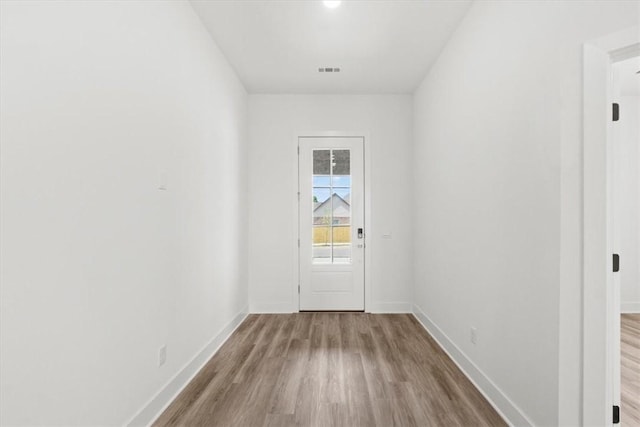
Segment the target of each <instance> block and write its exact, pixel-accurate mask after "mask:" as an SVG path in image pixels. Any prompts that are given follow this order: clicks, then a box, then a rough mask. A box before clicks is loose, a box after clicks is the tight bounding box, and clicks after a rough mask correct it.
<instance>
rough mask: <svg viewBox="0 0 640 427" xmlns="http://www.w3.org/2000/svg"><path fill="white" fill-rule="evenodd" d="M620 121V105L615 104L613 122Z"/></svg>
mask: <svg viewBox="0 0 640 427" xmlns="http://www.w3.org/2000/svg"><path fill="white" fill-rule="evenodd" d="M618 120H620V105H619V104H618V103H616V102H614V103H613V121H614V122H617V121H618Z"/></svg>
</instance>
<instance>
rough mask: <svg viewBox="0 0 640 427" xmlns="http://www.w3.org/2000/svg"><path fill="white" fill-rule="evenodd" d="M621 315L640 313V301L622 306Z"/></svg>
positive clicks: (624, 303)
mask: <svg viewBox="0 0 640 427" xmlns="http://www.w3.org/2000/svg"><path fill="white" fill-rule="evenodd" d="M620 312H621V313H629V314H631V313H640V301H631V302H623V303H622V304H620Z"/></svg>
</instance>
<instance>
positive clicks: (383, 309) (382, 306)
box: [370, 302, 413, 313]
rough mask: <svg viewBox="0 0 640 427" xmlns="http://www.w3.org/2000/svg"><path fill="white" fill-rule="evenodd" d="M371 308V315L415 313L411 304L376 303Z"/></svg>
mask: <svg viewBox="0 0 640 427" xmlns="http://www.w3.org/2000/svg"><path fill="white" fill-rule="evenodd" d="M370 307H371V313H413V304H412V303H410V302H374V303H371V306H370Z"/></svg>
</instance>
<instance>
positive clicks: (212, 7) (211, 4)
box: [191, 0, 471, 93]
mask: <svg viewBox="0 0 640 427" xmlns="http://www.w3.org/2000/svg"><path fill="white" fill-rule="evenodd" d="M191 4H192V5H193V8H194V9H195V11H196V13H198V15H199V16H200V17H201V19H202V21H203V22H204V24H205V26H206V27H207V29H208V30H209V32H210V33H211V35H212V36H213V38H214V40H215V41H216V42H217V44H218V46H219V47H220V49H221V50H222V52H223V53H224V54H225V56H226V57H227V59H228V60H229V62H230V63H231V65H232V66H233V67H234V69H235V70H236V72H237V73H238V75H239V76H240V79H241V80H242V82H243V83H244V85H245V87H246V88H247V90H248V91H249V92H250V93H411V92H413V90H414V89H415V88H416V87H417V86H418V84H419V83H420V82H421V80H422V79H423V78H424V76H425V74H426V73H427V70H428V69H429V67H430V66H431V65H432V64H433V63H434V61H435V60H436V58H437V57H438V54H439V53H440V51H441V49H442V48H443V46H444V45H445V44H446V42H447V41H448V40H449V37H450V36H451V34H452V33H453V31H454V30H455V28H456V27H457V26H458V24H459V23H460V21H461V20H462V18H463V16H464V14H465V13H466V11H467V9H468V8H469V6H470V4H471V0H453V1H451V0H448V1H444V0H412V1H403V0H386V1H384V0H383V1H380V0H378V1H371V0H370V1H356V0H351V1H349V0H346V1H342V4H341V5H340V6H339V7H338V8H336V9H329V8H327V7H325V6H324V5H323V3H322V1H317V0H314V1H300V0H298V1H282V0H280V1H278V0H262V1H251V0H236V1H227V0H217V1H211V0H208V1H207V0H191ZM320 67H338V68H340V72H339V73H335V72H334V73H326V72H324V73H320V72H318V68H320Z"/></svg>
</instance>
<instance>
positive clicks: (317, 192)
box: [312, 150, 351, 264]
mask: <svg viewBox="0 0 640 427" xmlns="http://www.w3.org/2000/svg"><path fill="white" fill-rule="evenodd" d="M350 171H351V152H350V151H349V150H313V179H312V185H313V201H312V203H313V210H312V211H313V214H312V215H313V230H312V233H313V239H312V242H313V243H312V244H313V250H312V257H313V263H314V264H332V263H333V264H350V263H351V175H350V173H351V172H350Z"/></svg>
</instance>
